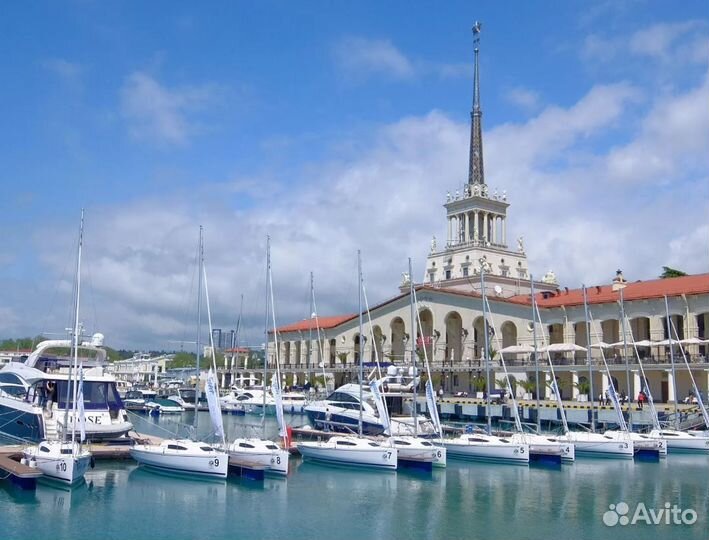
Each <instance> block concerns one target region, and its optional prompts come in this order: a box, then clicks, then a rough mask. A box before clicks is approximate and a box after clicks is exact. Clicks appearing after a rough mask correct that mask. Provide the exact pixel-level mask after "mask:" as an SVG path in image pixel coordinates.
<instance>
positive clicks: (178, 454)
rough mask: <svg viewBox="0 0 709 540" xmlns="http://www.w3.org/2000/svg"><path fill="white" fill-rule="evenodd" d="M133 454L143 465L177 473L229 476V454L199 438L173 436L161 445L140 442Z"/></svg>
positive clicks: (131, 451) (218, 476)
mask: <svg viewBox="0 0 709 540" xmlns="http://www.w3.org/2000/svg"><path fill="white" fill-rule="evenodd" d="M130 455H131V457H132V458H133V459H135V460H136V461H137V462H138V463H139V464H141V465H145V466H147V467H151V468H155V469H161V470H164V471H167V472H172V473H177V474H189V475H196V476H202V477H211V478H226V476H227V473H228V472H229V454H227V453H226V452H224V451H222V450H218V449H215V448H213V447H212V446H210V445H208V444H207V443H203V442H199V441H191V440H187V439H169V440H165V441H162V442H161V443H160V444H136V445H135V446H133V447H132V448H131V449H130Z"/></svg>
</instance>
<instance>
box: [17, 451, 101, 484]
mask: <svg viewBox="0 0 709 540" xmlns="http://www.w3.org/2000/svg"><path fill="white" fill-rule="evenodd" d="M69 445H71V443H69ZM43 454H44V455H43ZM52 454H53V453H52ZM23 455H24V457H25V459H27V460H28V461H30V462H32V461H33V460H34V462H35V463H36V464H37V468H38V469H39V470H40V471H42V473H43V474H44V476H45V477H47V478H49V479H51V480H56V481H58V482H61V483H63V484H69V485H73V484H76V483H78V482H81V481H82V480H83V479H84V475H85V474H86V471H88V470H89V466H90V465H91V452H89V451H88V450H83V451H78V452H76V453H74V454H58V455H51V454H49V453H47V454H45V453H44V452H41V451H39V446H32V447H30V448H27V449H26V450H25V451H24V452H23Z"/></svg>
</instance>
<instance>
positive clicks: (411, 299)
mask: <svg viewBox="0 0 709 540" xmlns="http://www.w3.org/2000/svg"><path fill="white" fill-rule="evenodd" d="M412 276H413V273H412V270H411V257H409V306H410V308H409V309H410V311H411V339H410V341H411V366H412V367H413V370H414V384H413V390H414V437H417V436H418V410H417V409H418V403H417V401H416V386H417V384H418V382H417V380H416V376H417V372H416V314H415V309H414V280H413V279H412ZM421 346H422V347H425V346H426V338H425V337H424V335H423V332H421Z"/></svg>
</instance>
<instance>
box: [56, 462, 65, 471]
mask: <svg viewBox="0 0 709 540" xmlns="http://www.w3.org/2000/svg"><path fill="white" fill-rule="evenodd" d="M57 470H58V471H62V472H66V462H64V461H62V462H61V463H57Z"/></svg>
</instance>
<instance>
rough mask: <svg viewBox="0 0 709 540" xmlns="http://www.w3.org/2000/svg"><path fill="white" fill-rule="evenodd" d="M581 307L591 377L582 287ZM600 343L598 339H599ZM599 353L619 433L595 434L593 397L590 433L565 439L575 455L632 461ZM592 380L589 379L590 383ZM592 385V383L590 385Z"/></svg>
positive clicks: (588, 328) (588, 323) (587, 317)
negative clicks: (619, 429)
mask: <svg viewBox="0 0 709 540" xmlns="http://www.w3.org/2000/svg"><path fill="white" fill-rule="evenodd" d="M583 306H584V316H585V320H586V340H587V343H588V347H587V350H588V358H589V376H592V372H591V327H592V322H593V321H592V319H591V317H590V313H589V310H588V301H587V297H586V287H585V286H584V287H583ZM599 342H600V337H599ZM599 350H600V351H601V358H602V359H603V364H604V366H605V371H606V375H607V377H608V391H609V394H610V396H611V398H612V402H613V407H614V408H615V412H616V414H617V415H618V425H619V426H621V432H622V433H620V434H618V435H606V434H601V433H596V432H595V419H594V411H593V395H592V396H591V431H570V432H569V433H568V434H567V438H568V439H569V440H570V441H572V442H573V443H574V445H575V446H576V454H578V455H585V456H589V457H605V458H625V459H632V458H633V457H634V455H635V445H634V444H633V440H632V439H631V438H630V435H629V432H628V427H627V425H626V423H625V419H624V418H623V413H622V411H621V410H620V402H619V401H618V395H617V394H616V392H615V386H614V385H613V379H612V378H611V375H610V370H609V369H608V364H607V363H606V357H605V354H604V353H603V349H602V348H599ZM592 380H593V379H591V381H592ZM591 384H592V383H591ZM591 390H593V388H591Z"/></svg>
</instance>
